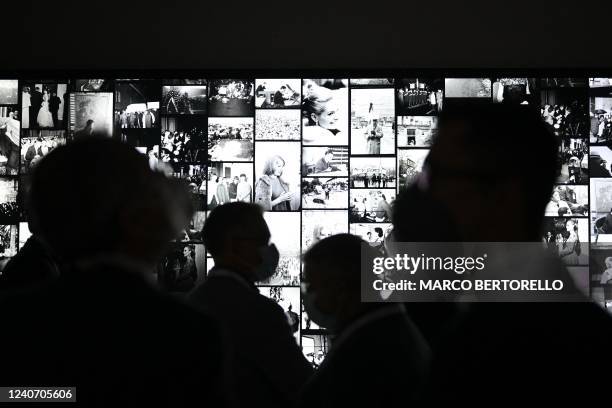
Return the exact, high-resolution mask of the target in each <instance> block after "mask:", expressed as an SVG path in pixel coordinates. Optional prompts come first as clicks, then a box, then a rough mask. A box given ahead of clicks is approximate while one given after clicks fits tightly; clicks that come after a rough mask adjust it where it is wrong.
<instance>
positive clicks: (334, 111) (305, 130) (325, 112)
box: [302, 79, 348, 146]
mask: <svg viewBox="0 0 612 408" xmlns="http://www.w3.org/2000/svg"><path fill="white" fill-rule="evenodd" d="M347 85H348V80H346V79H335V80H332V79H305V80H304V82H303V87H302V95H303V99H302V125H303V126H302V140H303V142H304V144H305V145H333V146H338V145H347V144H348V88H347Z"/></svg>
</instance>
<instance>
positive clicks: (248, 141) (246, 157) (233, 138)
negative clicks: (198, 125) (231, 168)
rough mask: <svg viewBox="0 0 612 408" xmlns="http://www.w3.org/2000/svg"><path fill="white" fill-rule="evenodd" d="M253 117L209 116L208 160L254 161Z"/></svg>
mask: <svg viewBox="0 0 612 408" xmlns="http://www.w3.org/2000/svg"><path fill="white" fill-rule="evenodd" d="M253 152H254V151H253V118H211V117H209V118H208V160H211V161H253Z"/></svg>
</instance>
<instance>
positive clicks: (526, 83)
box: [493, 78, 540, 108]
mask: <svg viewBox="0 0 612 408" xmlns="http://www.w3.org/2000/svg"><path fill="white" fill-rule="evenodd" d="M493 102H495V103H512V104H516V105H529V106H532V107H534V108H535V107H538V106H540V92H539V87H538V79H537V78H495V79H493Z"/></svg>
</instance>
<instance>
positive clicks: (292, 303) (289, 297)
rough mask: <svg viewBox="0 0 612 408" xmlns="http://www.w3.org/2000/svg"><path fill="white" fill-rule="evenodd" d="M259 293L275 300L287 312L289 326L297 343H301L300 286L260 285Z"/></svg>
mask: <svg viewBox="0 0 612 408" xmlns="http://www.w3.org/2000/svg"><path fill="white" fill-rule="evenodd" d="M258 289H259V293H261V294H262V295H264V296H265V297H267V298H269V299H272V300H273V301H275V302H276V303H277V304H278V305H279V306H280V307H281V308H282V309H283V311H284V312H285V316H286V317H287V322H288V323H289V327H291V332H292V333H293V337H294V338H295V341H296V343H297V344H300V288H293V287H283V286H260V287H259V288H258Z"/></svg>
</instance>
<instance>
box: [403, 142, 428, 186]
mask: <svg viewBox="0 0 612 408" xmlns="http://www.w3.org/2000/svg"><path fill="white" fill-rule="evenodd" d="M428 154H429V150H428V149H401V150H398V151H397V162H398V167H399V187H400V189H404V188H406V187H407V186H408V185H410V183H412V181H413V180H414V178H415V177H416V176H417V175H418V174H419V173H421V170H423V164H424V163H425V158H426V157H427V155H428Z"/></svg>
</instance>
